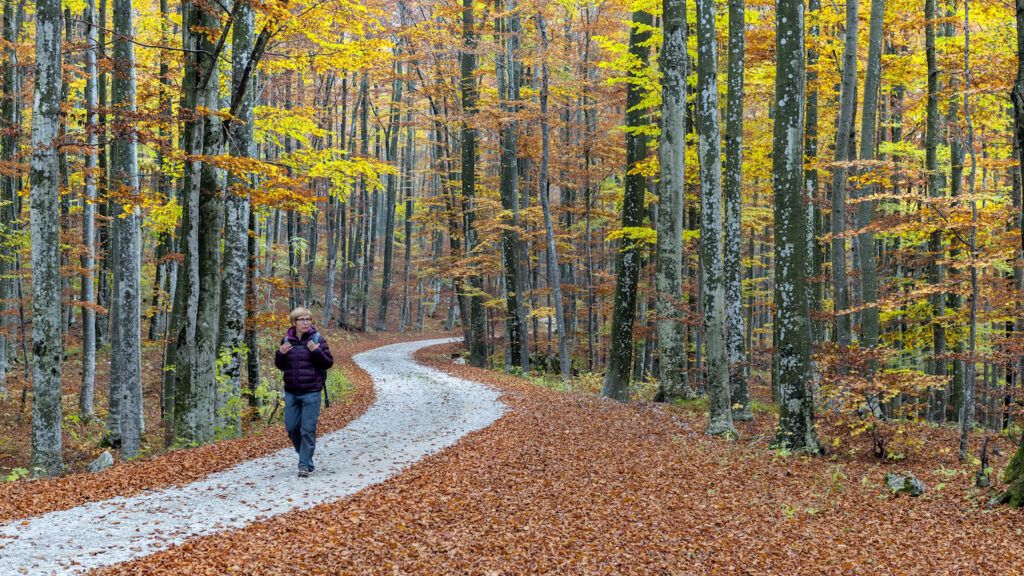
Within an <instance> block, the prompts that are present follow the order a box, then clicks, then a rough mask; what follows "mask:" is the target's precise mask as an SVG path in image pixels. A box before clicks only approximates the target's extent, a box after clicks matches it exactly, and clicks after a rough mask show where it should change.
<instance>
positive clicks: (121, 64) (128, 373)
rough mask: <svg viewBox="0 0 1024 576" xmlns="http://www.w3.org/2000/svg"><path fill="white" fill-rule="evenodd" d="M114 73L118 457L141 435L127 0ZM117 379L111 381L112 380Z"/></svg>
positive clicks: (117, 25)
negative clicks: (118, 400)
mask: <svg viewBox="0 0 1024 576" xmlns="http://www.w3.org/2000/svg"><path fill="white" fill-rule="evenodd" d="M113 7H114V51H113V63H114V75H113V79H112V81H111V91H110V94H111V99H110V103H111V108H112V110H113V119H114V124H113V133H114V140H113V142H111V145H110V172H111V178H112V180H113V181H114V182H118V183H119V184H120V186H121V188H120V189H119V190H117V191H116V193H117V196H116V197H117V199H118V201H117V203H116V210H117V215H118V222H117V227H116V230H117V232H116V234H117V242H116V253H115V254H114V267H115V277H116V278H117V283H116V284H117V285H116V292H115V294H114V302H113V304H114V308H115V312H114V318H115V321H116V322H117V329H116V330H117V334H118V335H119V337H118V338H116V339H115V340H114V341H113V342H112V348H111V351H110V376H111V380H112V382H111V386H110V388H111V390H112V391H116V393H118V394H120V396H121V398H120V402H119V403H118V404H119V407H120V413H119V416H120V418H121V424H120V433H121V457H122V458H124V459H125V460H127V459H130V458H134V457H135V456H137V455H138V453H139V445H140V442H141V440H142V430H143V422H142V350H141V341H142V332H141V331H142V326H141V312H142V310H141V308H142V294H141V291H142V287H141V281H140V280H141V270H142V267H141V262H140V242H141V238H140V229H139V225H140V218H139V213H138V208H137V207H135V206H137V205H138V201H137V200H136V198H137V197H138V196H139V194H140V193H141V182H140V180H139V159H138V132H137V131H136V128H135V121H134V118H135V115H136V106H135V84H136V76H135V74H136V72H135V44H134V43H133V42H132V39H133V38H134V37H135V30H134V23H133V20H134V13H133V11H132V3H131V0H114V4H113ZM114 380H117V383H116V384H115V383H114V382H113V381H114Z"/></svg>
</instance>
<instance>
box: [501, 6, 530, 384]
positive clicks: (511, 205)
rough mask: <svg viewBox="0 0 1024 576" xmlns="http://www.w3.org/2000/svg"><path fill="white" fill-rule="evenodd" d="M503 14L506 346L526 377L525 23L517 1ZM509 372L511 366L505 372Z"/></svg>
mask: <svg viewBox="0 0 1024 576" xmlns="http://www.w3.org/2000/svg"><path fill="white" fill-rule="evenodd" d="M503 12H504V15H503V16H502V17H501V18H499V19H498V21H497V23H496V24H495V27H496V29H497V30H498V34H499V38H500V41H501V43H502V46H501V51H500V52H499V53H498V56H497V61H496V68H495V73H496V74H497V84H498V96H499V99H500V101H501V111H502V114H503V118H502V119H501V121H500V128H499V133H498V142H499V143H498V146H499V148H500V149H501V153H500V156H501V207H502V209H503V211H502V215H503V216H502V232H501V253H502V259H503V262H504V265H505V304H506V307H507V308H506V312H505V322H506V331H507V332H506V333H507V334H508V342H506V346H507V348H508V350H509V351H510V353H511V365H512V366H518V367H519V368H521V369H522V370H523V372H527V371H529V369H530V353H529V347H528V340H527V332H526V330H527V329H526V311H525V310H524V306H523V299H525V298H526V277H525V276H526V275H525V271H524V270H523V269H522V263H521V262H520V259H519V254H520V250H522V248H521V246H520V245H521V243H522V238H521V237H520V229H521V224H520V221H519V193H520V192H519V170H518V165H517V161H516V159H517V155H518V149H519V134H518V126H519V123H518V121H517V120H516V118H515V115H516V113H517V112H518V110H519V78H520V75H521V73H522V64H521V63H520V62H519V58H518V54H517V52H518V50H519V35H520V22H519V14H518V12H517V8H516V0H504V1H503ZM508 368H511V366H507V367H506V369H508Z"/></svg>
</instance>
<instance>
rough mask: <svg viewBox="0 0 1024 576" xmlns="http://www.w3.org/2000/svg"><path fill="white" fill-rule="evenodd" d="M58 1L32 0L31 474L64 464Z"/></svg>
mask: <svg viewBox="0 0 1024 576" xmlns="http://www.w3.org/2000/svg"><path fill="white" fill-rule="evenodd" d="M61 23H62V17H61V5H60V2H59V1H58V0H36V81H35V90H34V92H33V103H32V110H33V111H34V113H33V114H32V160H31V166H30V176H29V178H30V183H31V189H32V191H31V196H30V220H31V224H30V225H31V231H30V233H31V235H32V357H33V359H32V474H33V475H35V476H54V475H57V474H60V473H61V472H63V470H64V462H63V457H62V455H61V449H62V445H63V444H62V441H61V422H62V416H61V367H62V364H63V358H64V343H63V339H62V337H61V334H60V319H61V308H60V259H59V258H60V257H59V254H58V250H59V247H60V239H59V236H60V228H59V225H60V223H59V218H58V216H59V214H58V211H59V208H58V204H59V201H60V189H59V182H58V173H57V147H58V145H59V142H57V133H58V124H59V123H60V103H61V98H60V96H61V86H62V84H63V83H62V79H61V60H62V59H61V32H62V30H63V29H62V27H61Z"/></svg>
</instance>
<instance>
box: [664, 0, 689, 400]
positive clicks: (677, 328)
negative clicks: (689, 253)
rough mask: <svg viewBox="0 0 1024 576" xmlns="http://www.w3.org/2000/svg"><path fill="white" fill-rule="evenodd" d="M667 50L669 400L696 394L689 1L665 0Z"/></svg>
mask: <svg viewBox="0 0 1024 576" xmlns="http://www.w3.org/2000/svg"><path fill="white" fill-rule="evenodd" d="M662 14H663V16H662V19H663V26H664V29H665V32H664V35H665V44H664V46H663V47H662V50H661V56H660V58H661V74H662V93H661V142H660V145H659V147H658V154H659V156H658V159H659V162H660V164H661V193H660V194H659V198H658V222H657V225H658V247H657V269H656V271H655V276H654V283H655V287H656V288H657V294H656V295H655V301H654V308H655V311H656V312H657V316H658V323H657V330H658V359H659V369H658V396H659V397H660V398H661V399H662V400H664V401H667V402H672V401H674V400H676V399H678V398H693V397H695V396H696V392H694V390H693V389H692V388H691V387H690V385H689V382H687V378H686V334H685V330H686V328H685V323H684V321H685V317H684V316H685V315H684V310H683V307H682V301H681V300H682V294H683V272H682V266H683V195H684V179H683V171H684V168H685V158H686V122H685V116H686V3H685V0H664V1H663V2H662Z"/></svg>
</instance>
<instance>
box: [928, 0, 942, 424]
mask: <svg viewBox="0 0 1024 576" xmlns="http://www.w3.org/2000/svg"><path fill="white" fill-rule="evenodd" d="M935 5H936V0H925V3H924V18H925V28H924V45H925V61H926V62H927V66H928V88H927V97H928V102H927V107H926V111H925V137H924V150H925V172H926V174H927V176H926V180H925V183H926V186H927V192H928V197H929V198H930V199H936V198H940V197H942V195H943V191H942V187H941V185H940V181H941V173H940V172H939V160H938V148H939V120H940V116H939V68H938V64H937V59H936V55H935V16H936V6H935ZM933 201H934V200H933ZM928 252H929V255H930V261H929V263H928V281H929V282H930V283H931V284H933V285H935V286H941V285H942V283H943V276H944V274H943V268H944V267H943V264H942V262H941V260H942V255H943V253H944V249H943V243H942V230H941V228H940V227H938V226H936V228H935V230H933V231H932V233H931V234H930V235H929V237H928ZM930 299H931V304H932V316H933V319H932V358H931V361H930V362H929V364H930V367H929V370H928V372H929V373H930V374H932V375H934V376H945V375H946V361H945V360H943V359H941V357H942V355H944V354H945V353H946V328H945V326H944V325H943V323H942V321H941V320H940V318H942V316H943V315H945V312H946V295H945V294H944V293H943V292H941V291H940V292H937V293H936V294H934V295H932V296H931V298H930ZM931 394H932V399H931V402H930V404H931V406H930V408H931V413H932V418H933V419H934V420H936V421H940V420H942V418H943V411H944V406H942V402H941V400H942V396H941V391H940V390H938V389H933V390H932V392H931Z"/></svg>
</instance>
